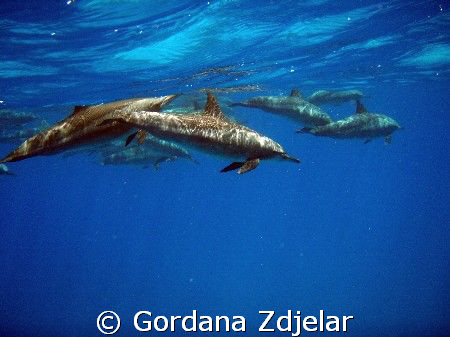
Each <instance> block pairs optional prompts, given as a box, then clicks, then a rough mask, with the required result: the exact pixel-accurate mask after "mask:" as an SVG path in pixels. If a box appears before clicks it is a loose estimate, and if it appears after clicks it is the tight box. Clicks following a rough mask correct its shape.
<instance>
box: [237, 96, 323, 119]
mask: <svg viewBox="0 0 450 337" xmlns="http://www.w3.org/2000/svg"><path fill="white" fill-rule="evenodd" d="M230 106H244V107H247V108H258V109H261V110H264V111H267V112H270V113H273V114H276V115H279V116H284V117H288V118H290V119H291V120H294V121H296V122H299V123H302V124H304V125H307V126H316V125H325V124H328V123H331V122H332V119H331V117H330V116H329V115H328V114H327V113H326V112H324V111H322V109H320V108H319V107H318V106H315V105H314V104H311V103H310V102H308V101H306V100H305V99H303V98H302V97H301V95H300V93H299V92H298V90H296V89H293V90H292V92H291V95H290V96H257V97H253V98H251V99H249V100H247V101H244V102H240V103H233V104H231V105H230Z"/></svg>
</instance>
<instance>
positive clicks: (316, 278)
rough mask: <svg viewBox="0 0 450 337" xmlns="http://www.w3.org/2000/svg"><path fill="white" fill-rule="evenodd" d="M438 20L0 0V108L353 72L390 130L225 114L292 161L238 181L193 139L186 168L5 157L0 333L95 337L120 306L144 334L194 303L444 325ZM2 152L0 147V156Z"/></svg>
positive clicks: (277, 91) (393, 4) (216, 308)
mask: <svg viewBox="0 0 450 337" xmlns="http://www.w3.org/2000/svg"><path fill="white" fill-rule="evenodd" d="M449 28H450V16H449V6H448V3H447V2H445V1H416V2H413V1H386V2H381V1H348V0H347V1H328V0H318V1H312V0H311V1H301V2H300V1H257V2H256V1H253V0H252V1H250V0H249V1H238V0H235V1H233V0H217V1H215V0H212V1H210V2H207V1H187V0H180V1H160V0H158V1H156V0H153V1H144V0H123V1H118V0H116V1H114V0H90V1H81V0H80V1H74V2H70V3H69V2H66V1H45V2H42V1H23V2H18V1H11V0H7V1H6V0H4V1H2V2H1V4H0V42H1V52H0V101H2V102H1V103H0V107H1V108H8V109H15V110H18V111H28V112H33V113H35V114H38V115H40V116H42V117H43V118H45V119H46V120H48V121H49V122H50V123H52V122H56V121H58V120H61V119H62V118H64V117H65V116H66V115H67V114H68V113H70V111H71V110H72V107H73V106H74V105H80V104H96V103H100V102H109V101H113V100H119V99H125V98H129V97H143V96H160V95H166V94H172V93H180V92H182V93H184V94H185V95H186V96H187V97H189V95H197V96H198V97H201V98H203V99H204V97H203V96H205V95H204V94H203V93H199V91H198V89H201V88H227V87H235V86H252V87H253V88H255V87H256V88H258V89H259V91H256V92H242V91H241V92H232V93H224V94H219V95H218V97H219V100H220V101H221V102H223V105H224V106H225V105H226V104H227V102H230V101H236V100H240V99H243V98H247V97H252V96H255V95H286V94H288V93H289V91H290V89H291V88H293V87H298V88H300V89H301V90H302V91H303V92H304V93H306V94H311V93H312V92H313V91H315V90H319V89H350V88H355V89H360V90H363V91H364V93H365V94H366V95H367V96H369V98H366V99H365V103H366V106H367V108H368V109H369V110H371V111H375V112H380V113H384V114H387V115H389V116H391V117H393V118H395V119H396V120H397V121H398V122H399V123H400V124H401V125H402V126H403V127H404V130H401V131H398V132H396V133H395V134H394V135H393V142H392V144H390V145H384V144H383V141H382V140H381V139H377V140H374V141H372V142H370V143H368V144H363V141H362V140H333V139H330V138H321V137H313V136H311V135H304V134H296V133H294V131H295V130H296V129H298V127H299V125H296V124H295V123H294V122H292V121H290V120H286V119H283V118H278V117H275V116H273V115H271V114H268V113H265V112H262V111H259V110H253V109H252V110H250V109H245V108H235V109H233V110H231V109H227V108H226V109H225V110H226V111H227V113H229V114H231V115H232V116H233V117H234V118H236V119H237V120H239V121H241V122H243V123H245V124H246V125H248V126H250V127H252V128H253V129H255V130H258V131H260V132H262V133H264V134H266V135H268V136H270V137H272V138H273V139H275V140H277V141H278V142H280V143H281V144H283V146H284V147H285V148H286V149H287V151H288V152H289V153H290V154H292V155H294V156H296V157H299V158H301V160H302V163H301V164H300V165H295V164H291V163H286V162H281V161H264V162H263V163H261V165H260V166H259V167H258V168H257V169H256V170H255V171H253V172H251V173H248V174H245V175H237V174H235V173H227V174H221V173H219V170H220V169H221V168H223V167H224V166H226V165H228V164H229V163H230V161H229V160H227V159H220V158H217V157H210V156H207V155H204V154H201V153H194V155H195V157H196V159H197V160H198V161H199V162H200V163H199V165H196V164H194V163H192V162H189V161H183V160H179V161H176V162H172V163H167V164H164V165H162V166H161V169H160V170H157V171H155V170H153V169H152V168H149V169H142V168H140V167H134V166H130V167H126V166H120V167H119V166H102V165H100V163H99V162H98V160H96V159H95V157H92V156H87V155H79V156H73V157H69V158H64V157H62V156H61V155H57V156H48V157H35V158H31V159H28V160H24V161H21V162H17V163H11V164H8V167H9V168H10V170H11V171H13V172H14V173H16V176H15V177H9V176H0V186H1V188H0V202H1V204H0V205H1V217H0V224H1V232H0V233H1V234H0V264H1V272H0V334H1V335H2V336H100V335H101V333H100V332H99V331H98V329H97V326H96V319H97V316H98V315H99V314H100V313H101V312H102V311H105V310H113V311H115V312H116V313H117V314H118V315H119V316H120V317H121V321H122V326H121V329H120V330H119V332H117V334H116V335H118V336H135V335H142V334H144V335H145V333H142V332H139V333H138V332H137V331H136V329H135V328H134V326H133V316H134V314H135V313H137V312H138V311H141V310H146V311H151V312H152V314H153V317H155V316H158V315H165V316H167V317H169V316H171V315H173V316H175V315H179V316H186V315H191V314H192V311H193V310H197V311H198V314H199V316H200V315H208V316H216V315H227V316H229V317H232V316H233V315H241V316H244V317H245V318H246V323H247V329H246V330H247V332H246V333H242V332H241V333H233V332H221V333H218V332H214V333H207V332H198V333H197V334H199V335H200V336H208V335H217V336H218V335H221V336H223V335H225V336H226V335H234V334H240V335H248V336H253V335H256V334H258V328H259V325H260V324H261V323H262V322H263V320H264V317H263V316H262V315H260V314H258V311H261V310H273V311H275V312H276V317H278V316H281V315H286V314H287V311H288V310H293V311H294V313H295V311H297V310H299V311H301V312H302V318H303V317H306V316H308V315H312V316H316V317H318V316H319V310H324V311H325V315H334V316H339V317H342V316H344V315H347V316H350V315H351V316H354V319H353V320H351V321H349V323H348V332H347V335H348V336H448V335H450V323H449V320H448V317H449V315H450V310H449V302H450V277H449V276H450V275H449V274H450V268H449V263H448V261H449V257H450V248H449V238H450V232H449V218H450V212H449V201H450V198H449V195H450V193H449V186H450V173H449V172H450V170H449V150H448V145H449V137H448V129H449V126H450V123H449V120H450V118H449V106H450V96H449V84H450V71H449V66H450V37H449ZM181 99H182V98H181ZM175 103H176V101H175ZM324 110H326V111H327V112H328V113H329V114H330V115H332V117H333V118H342V117H345V116H348V115H351V114H353V113H354V110H355V108H354V105H353V104H351V103H347V104H343V105H340V106H332V105H328V106H324ZM14 147H15V145H12V144H0V150H1V153H2V155H1V156H3V155H5V154H7V153H8V152H9V151H11V150H12V149H13V148H14ZM177 324H178V323H177ZM270 327H271V328H274V327H276V325H275V323H274V322H272V323H271V324H270ZM147 334H148V335H155V334H156V335H162V336H164V335H168V336H169V335H170V336H183V335H189V334H192V333H188V332H184V331H183V330H182V328H181V325H180V324H178V325H177V327H176V332H175V333H173V332H170V331H167V332H155V331H152V332H148V333H147ZM260 334H264V333H260ZM265 334H267V335H269V336H282V335H283V336H290V335H291V334H290V333H289V332H283V333H282V332H274V333H265ZM303 334H312V333H307V332H304V331H303ZM316 334H319V335H322V334H325V335H330V334H332V333H327V332H316ZM334 334H336V333H334Z"/></svg>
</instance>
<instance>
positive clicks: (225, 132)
mask: <svg viewBox="0 0 450 337" xmlns="http://www.w3.org/2000/svg"><path fill="white" fill-rule="evenodd" d="M115 121H120V122H126V123H128V124H129V125H131V126H134V127H136V128H139V129H143V130H146V131H148V132H149V133H150V134H152V135H154V136H156V137H158V138H161V139H165V140H169V141H174V142H176V143H179V144H184V145H187V146H190V147H194V148H196V149H198V150H201V151H204V152H207V153H210V154H215V155H219V156H224V157H231V158H237V159H240V160H243V161H239V162H233V163H232V164H230V165H228V166H227V167H225V168H224V169H222V170H221V172H227V171H231V170H236V169H238V173H245V172H248V171H251V170H253V169H255V168H256V167H257V166H258V164H259V161H260V160H261V159H271V158H280V159H285V160H290V161H292V162H296V163H299V162H300V161H299V160H298V159H295V158H292V157H289V156H288V155H287V154H286V152H285V151H284V149H283V148H282V147H281V145H280V144H278V143H276V142H275V141H273V140H272V139H270V138H268V137H265V136H262V135H260V134H259V133H257V132H256V131H253V130H251V129H249V128H247V127H245V126H243V125H240V124H237V123H235V122H232V121H230V120H228V119H227V118H226V117H225V116H224V115H223V112H222V110H221V109H220V107H219V104H218V103H217V100H216V98H215V97H214V96H213V95H212V94H211V93H208V99H207V102H206V106H205V109H204V111H202V112H200V113H193V114H187V115H186V114H185V115H175V114H167V113H161V112H155V111H125V110H123V111H119V112H115V113H112V114H111V120H110V121H105V122H103V124H105V123H106V124H107V123H110V122H115Z"/></svg>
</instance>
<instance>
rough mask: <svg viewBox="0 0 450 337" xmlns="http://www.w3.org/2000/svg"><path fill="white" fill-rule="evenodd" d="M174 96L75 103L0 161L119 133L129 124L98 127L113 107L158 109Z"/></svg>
mask: <svg viewBox="0 0 450 337" xmlns="http://www.w3.org/2000/svg"><path fill="white" fill-rule="evenodd" d="M176 96H177V95H169V96H162V97H155V98H134V99H128V100H123V101H117V102H112V103H107V104H99V105H94V106H76V107H75V109H74V111H73V113H72V114H71V115H70V116H69V117H67V118H66V119H64V120H62V121H60V122H58V123H56V124H55V125H54V126H52V127H50V128H48V129H47V130H44V131H42V132H40V133H38V134H37V135H35V136H33V137H31V138H28V139H27V140H26V141H25V142H24V143H22V145H20V146H19V147H18V148H17V149H16V150H15V151H13V152H11V153H10V154H9V155H7V156H6V157H5V158H3V159H2V160H0V163H3V162H13V161H18V160H23V159H26V158H29V157H34V156H38V155H52V154H56V153H60V152H63V151H65V150H67V149H72V148H76V147H79V146H82V145H86V144H93V143H98V142H104V141H105V140H110V139H113V138H116V137H119V136H122V135H123V134H125V133H126V132H128V131H130V130H131V127H130V125H128V124H121V123H109V124H108V125H103V126H99V124H100V123H101V122H102V121H103V120H104V118H105V116H107V115H109V113H111V112H113V111H116V110H124V111H138V110H139V111H140V110H154V111H159V110H160V109H161V107H162V106H163V105H164V104H167V103H168V102H170V101H172V100H173V99H174V98H175V97H176Z"/></svg>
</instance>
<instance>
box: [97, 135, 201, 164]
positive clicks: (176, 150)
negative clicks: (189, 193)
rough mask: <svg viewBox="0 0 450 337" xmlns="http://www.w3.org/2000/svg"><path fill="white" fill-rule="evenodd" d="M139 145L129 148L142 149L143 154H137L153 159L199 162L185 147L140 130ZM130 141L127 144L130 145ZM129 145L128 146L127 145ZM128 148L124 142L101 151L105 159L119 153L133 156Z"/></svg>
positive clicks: (117, 142)
mask: <svg viewBox="0 0 450 337" xmlns="http://www.w3.org/2000/svg"><path fill="white" fill-rule="evenodd" d="M136 134H137V135H138V139H139V144H138V145H135V146H130V147H128V148H134V147H140V148H142V149H143V150H142V151H141V152H137V154H139V155H141V156H145V154H148V155H149V156H152V157H164V158H175V159H177V158H184V159H188V160H191V161H193V162H195V163H197V161H196V160H195V159H194V158H192V156H191V155H190V153H189V152H188V151H187V150H186V149H185V148H183V147H181V146H179V145H178V144H175V143H172V142H169V141H167V140H163V139H159V138H156V137H154V136H152V135H150V134H147V132H145V131H143V130H139V131H138V132H137V133H136ZM136 134H132V135H131V136H130V137H129V138H130V140H132V138H134V137H135V136H136ZM130 140H128V141H127V142H128V143H129V142H130ZM127 145H128V144H127ZM126 150H127V148H124V146H123V142H121V141H114V142H112V143H111V144H110V145H109V146H107V147H105V148H103V149H101V152H102V154H103V157H105V156H108V155H112V154H116V153H119V152H121V153H122V152H123V153H125V154H126V155H131V153H132V151H128V152H127V151H126Z"/></svg>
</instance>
